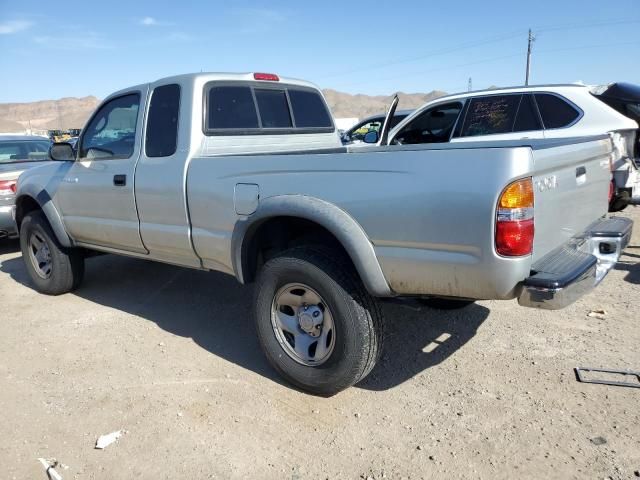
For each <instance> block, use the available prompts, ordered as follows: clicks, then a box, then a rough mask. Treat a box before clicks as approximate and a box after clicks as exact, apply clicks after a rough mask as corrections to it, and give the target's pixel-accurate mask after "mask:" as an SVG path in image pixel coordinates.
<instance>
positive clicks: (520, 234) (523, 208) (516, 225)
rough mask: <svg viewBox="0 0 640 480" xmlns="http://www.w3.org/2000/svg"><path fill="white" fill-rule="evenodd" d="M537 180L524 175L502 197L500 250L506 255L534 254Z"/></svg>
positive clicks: (498, 230) (498, 228)
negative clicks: (534, 183) (534, 193)
mask: <svg viewBox="0 0 640 480" xmlns="http://www.w3.org/2000/svg"><path fill="white" fill-rule="evenodd" d="M533 200H534V195H533V182H532V180H531V178H524V179H522V180H518V181H516V182H513V183H512V184H510V185H508V186H507V188H505V189H504V191H503V192H502V195H500V199H499V200H498V208H497V214H496V239H495V242H496V251H497V252H498V254H499V255H503V256H505V257H522V256H524V255H531V252H532V251H533V238H534V233H535V228H534V221H533V205H534V203H533Z"/></svg>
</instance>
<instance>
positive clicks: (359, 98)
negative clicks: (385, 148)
mask: <svg viewBox="0 0 640 480" xmlns="http://www.w3.org/2000/svg"><path fill="white" fill-rule="evenodd" d="M324 95H325V97H326V99H327V103H328V104H329V107H330V108H331V111H332V113H333V116H334V117H336V118H352V117H357V118H364V117H368V116H370V115H374V114H376V113H380V112H385V111H386V110H387V108H389V104H390V103H391V99H392V98H393V95H388V96H385V95H380V96H370V95H362V94H357V95H351V94H349V93H343V92H337V91H335V90H331V89H327V90H324ZM444 95H446V93H445V92H441V91H438V90H434V91H433V92H429V93H402V92H401V93H399V94H398V96H399V97H400V103H399V104H398V109H399V110H404V109H414V108H417V107H419V106H420V105H423V104H424V103H426V102H429V101H431V100H434V99H436V98H438V97H442V96H444Z"/></svg>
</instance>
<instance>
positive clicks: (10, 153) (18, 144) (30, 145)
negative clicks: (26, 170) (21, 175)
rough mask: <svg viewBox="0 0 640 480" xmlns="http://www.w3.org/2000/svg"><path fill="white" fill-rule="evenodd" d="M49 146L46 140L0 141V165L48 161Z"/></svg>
mask: <svg viewBox="0 0 640 480" xmlns="http://www.w3.org/2000/svg"><path fill="white" fill-rule="evenodd" d="M49 145H50V143H49V142H47V141H46V140H7V141H0V164H6V163H18V162H41V161H43V160H48V159H49Z"/></svg>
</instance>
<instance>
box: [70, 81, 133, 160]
mask: <svg viewBox="0 0 640 480" xmlns="http://www.w3.org/2000/svg"><path fill="white" fill-rule="evenodd" d="M139 108H140V95H139V94H137V93H133V94H129V95H124V96H122V97H118V98H114V99H113V100H111V101H109V102H108V103H106V104H105V105H103V106H102V108H101V109H100V110H98V113H96V115H95V116H94V117H93V118H92V119H91V122H90V123H89V125H88V126H87V128H86V131H85V133H84V135H83V137H82V145H81V146H80V154H79V157H80V158H89V159H110V158H129V157H130V156H131V155H133V150H134V146H135V137H136V122H137V120H138V110H139Z"/></svg>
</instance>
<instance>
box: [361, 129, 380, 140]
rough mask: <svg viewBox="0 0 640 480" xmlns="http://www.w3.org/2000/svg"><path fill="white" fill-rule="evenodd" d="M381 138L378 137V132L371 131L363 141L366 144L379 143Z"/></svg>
mask: <svg viewBox="0 0 640 480" xmlns="http://www.w3.org/2000/svg"><path fill="white" fill-rule="evenodd" d="M379 138H380V137H379V136H378V132H376V131H375V130H371V131H369V132H367V134H366V135H365V136H364V138H363V139H362V141H363V142H364V143H378V139H379Z"/></svg>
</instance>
